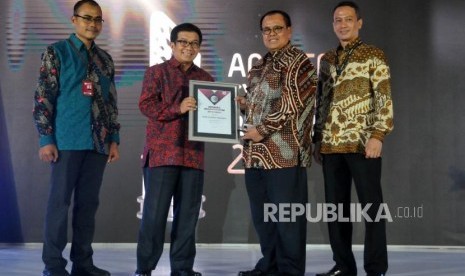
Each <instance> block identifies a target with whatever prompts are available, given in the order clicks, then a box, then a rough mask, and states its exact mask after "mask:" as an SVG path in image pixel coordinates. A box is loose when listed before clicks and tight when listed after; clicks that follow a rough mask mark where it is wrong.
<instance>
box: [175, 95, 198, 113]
mask: <svg viewBox="0 0 465 276" xmlns="http://www.w3.org/2000/svg"><path fill="white" fill-rule="evenodd" d="M179 109H180V112H181V114H185V113H186V112H188V111H191V110H196V109H197V102H196V101H195V99H194V97H187V98H185V99H184V100H182V102H181V105H180V107H179Z"/></svg>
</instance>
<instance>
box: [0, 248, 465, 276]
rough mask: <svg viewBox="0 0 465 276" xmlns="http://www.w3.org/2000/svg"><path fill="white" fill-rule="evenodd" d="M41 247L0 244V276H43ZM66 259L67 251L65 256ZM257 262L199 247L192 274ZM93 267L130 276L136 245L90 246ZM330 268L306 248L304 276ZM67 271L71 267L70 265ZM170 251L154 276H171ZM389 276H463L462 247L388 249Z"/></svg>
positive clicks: (232, 270)
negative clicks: (92, 254)
mask: <svg viewBox="0 0 465 276" xmlns="http://www.w3.org/2000/svg"><path fill="white" fill-rule="evenodd" d="M41 249H42V244H40V243H34V244H25V245H9V244H0V275H2V276H3V275H5V276H6V275H18V276H19V275H21V276H29V275H30V276H32V275H34V276H37V275H41V272H42V270H43V264H42V261H41ZM362 250H363V249H362V247H361V246H354V253H355V254H356V258H357V263H358V270H359V273H358V275H365V273H364V270H363V263H362V260H363V251H362ZM64 256H65V257H66V258H67V259H68V256H69V248H68V247H67V249H66V250H65V252H64ZM259 256H260V251H259V247H258V245H242V244H240V245H238V244H198V245H197V257H196V261H195V267H194V269H195V270H196V271H199V272H202V274H203V275H205V276H219V275H237V272H238V271H239V270H248V269H251V268H253V266H254V265H255V262H256V260H257V259H258V258H259ZM94 263H95V264H96V265H97V266H99V267H101V268H104V269H107V270H109V271H110V272H111V274H112V275H113V276H123V275H124V276H130V275H132V274H133V273H134V269H135V266H136V245H135V244H94ZM332 265H333V262H332V260H331V250H330V248H329V246H328V245H307V272H306V274H305V275H315V273H317V272H324V271H326V270H328V269H330V268H331V267H332ZM68 268H70V264H69V263H68ZM169 273H170V267H169V259H168V245H165V251H164V252H163V255H162V257H161V260H160V262H159V264H158V267H157V269H156V270H155V271H154V273H152V275H169ZM388 274H389V275H402V276H407V275H409V276H410V275H411V276H413V275H422V276H429V275H431V276H432V275H435V276H438V275H440V276H447V275H457V276H458V275H460V276H463V275H465V247H406V246H389V270H388Z"/></svg>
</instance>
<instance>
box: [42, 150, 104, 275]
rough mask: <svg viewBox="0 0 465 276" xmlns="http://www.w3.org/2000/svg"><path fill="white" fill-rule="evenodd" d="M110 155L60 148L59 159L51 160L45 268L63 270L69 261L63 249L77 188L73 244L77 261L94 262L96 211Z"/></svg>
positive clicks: (72, 256)
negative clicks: (93, 243) (61, 149)
mask: <svg viewBox="0 0 465 276" xmlns="http://www.w3.org/2000/svg"><path fill="white" fill-rule="evenodd" d="M107 159H108V156H107V155H103V154H98V153H96V152H94V151H88V150H82V151H81V150H80V151H60V152H59V158H58V161H57V162H55V163H52V164H51V167H52V173H51V185H50V192H49V199H48V205H47V213H46V217H45V229H44V245H43V251H42V259H43V261H44V263H45V268H46V269H48V270H50V271H60V270H63V269H64V268H65V267H66V263H67V261H66V260H65V259H64V258H63V256H62V252H63V249H64V248H65V246H66V243H67V242H68V238H67V233H68V230H67V228H68V227H67V226H68V209H69V206H70V202H71V196H72V194H73V191H74V198H73V200H74V205H73V217H72V228H73V237H72V244H71V254H70V255H71V256H70V258H71V261H73V265H75V266H80V267H85V266H89V265H92V264H93V263H92V254H93V250H92V241H93V238H94V230H95V213H96V212H97V208H98V205H99V192H100V187H101V185H102V178H103V172H104V170H105V166H106V164H107Z"/></svg>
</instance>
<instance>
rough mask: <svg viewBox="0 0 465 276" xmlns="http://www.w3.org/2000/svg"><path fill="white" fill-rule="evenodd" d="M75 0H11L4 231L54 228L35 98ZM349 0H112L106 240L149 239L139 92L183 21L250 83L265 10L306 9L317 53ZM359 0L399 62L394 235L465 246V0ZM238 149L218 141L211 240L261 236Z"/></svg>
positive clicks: (2, 88) (390, 177)
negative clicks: (144, 230) (113, 72)
mask: <svg viewBox="0 0 465 276" xmlns="http://www.w3.org/2000/svg"><path fill="white" fill-rule="evenodd" d="M74 2H75V1H64V0H62V1H60V0H2V1H1V2H0V37H1V42H0V242H41V233H42V224H43V218H44V214H45V206H46V200H47V193H48V179H49V165H47V164H45V163H42V162H41V161H39V159H38V155H37V152H38V142H37V141H38V139H37V134H36V130H35V127H34V126H33V122H32V116H31V109H32V98H33V92H34V89H35V86H36V80H37V77H38V69H39V65H40V55H41V53H42V52H43V51H44V49H45V47H46V45H48V44H50V43H53V42H55V41H56V40H59V39H64V38H67V36H68V35H69V34H70V33H71V32H72V31H73V28H72V25H71V23H70V20H69V18H70V16H71V15H72V7H73V5H74ZM337 2H338V1H334V0H331V1H328V0H307V1H297V0H287V1H271V0H270V1H263V0H262V1H250V0H235V1H225V0H221V1H220V0H204V1H187V0H184V1H181V0H178V1H175V0H170V1H166V0H163V1H162V0H159V1H156V0H152V1H149V0H134V1H122V0H101V1H99V3H100V4H101V6H102V8H103V12H104V19H105V23H104V30H103V32H102V34H101V36H100V37H99V39H98V40H97V42H98V44H99V45H100V46H102V47H103V48H104V49H106V50H108V51H109V52H110V53H111V54H112V56H113V58H114V60H115V61H116V66H117V74H118V75H117V87H118V92H119V107H120V122H121V124H122V129H121V141H122V143H121V147H120V149H121V157H122V158H121V160H120V161H119V162H117V163H114V164H111V165H110V166H109V167H108V168H107V171H106V175H105V180H104V185H103V188H102V193H101V207H100V209H99V212H98V216H97V220H98V223H97V232H96V238H95V241H96V242H136V237H137V229H138V225H139V219H138V218H137V217H136V213H137V212H138V211H139V209H140V205H139V203H138V202H137V197H139V196H140V195H141V194H142V183H141V169H140V164H139V158H140V153H141V150H142V147H143V141H144V130H145V119H144V118H143V117H142V116H141V115H140V113H139V110H138V107H137V101H138V97H139V93H140V89H141V81H142V78H143V73H144V70H145V68H146V67H147V66H149V65H150V64H153V63H155V62H159V61H160V60H163V57H165V58H166V57H167V55H168V57H169V53H170V51H168V52H166V50H163V46H165V47H164V48H165V49H166V38H167V34H169V30H170V28H171V27H172V26H173V25H174V24H178V23H181V22H184V21H190V22H193V23H195V24H197V25H198V26H199V27H201V29H202V30H203V32H204V36H205V40H204V43H203V46H202V49H201V61H200V62H201V66H202V67H203V68H205V69H206V70H207V71H209V72H210V73H212V75H214V77H215V78H216V80H218V81H223V82H232V83H239V84H241V83H244V82H245V73H246V72H247V70H248V69H249V67H250V66H249V64H250V62H253V60H255V59H256V58H257V56H259V55H261V54H264V53H265V51H266V50H265V48H264V47H263V45H262V40H261V35H260V32H259V22H258V21H259V19H260V17H261V15H262V14H263V13H264V12H266V11H268V10H270V9H284V10H286V11H287V12H288V13H289V14H290V15H291V17H292V19H293V30H294V40H293V43H294V44H297V45H299V46H300V47H301V48H302V49H303V50H304V51H306V52H307V53H308V54H309V56H310V58H311V60H312V62H313V63H314V64H318V56H319V55H320V54H321V53H323V52H324V51H325V50H326V49H328V48H332V47H335V46H336V44H337V40H336V37H335V35H334V33H333V31H332V25H331V22H332V19H331V16H332V12H331V10H332V7H333V6H334V5H335V4H336V3H337ZM359 4H360V6H361V8H362V15H363V19H364V26H363V29H362V31H361V37H362V39H363V40H365V41H366V42H368V43H372V44H375V45H377V46H379V47H381V48H382V49H384V50H385V52H386V55H387V57H388V59H389V62H390V66H391V73H392V93H393V98H394V108H395V129H394V132H393V133H392V134H391V135H390V136H389V137H388V138H387V140H386V142H385V144H384V155H383V188H384V194H385V200H386V203H387V204H388V206H389V210H390V212H391V215H392V217H393V222H391V223H388V242H389V244H403V245H448V246H455V245H460V246H464V245H465V220H464V215H463V214H464V213H465V204H464V201H465V166H464V163H465V158H464V154H465V144H464V143H463V139H464V137H465V120H464V119H465V111H464V109H463V103H465V93H464V92H465V91H464V86H465V80H464V78H463V73H464V72H465V65H464V60H465V52H464V51H463V49H464V48H465V30H464V28H463V26H465V19H464V16H463V12H464V11H465V2H464V1H463V0H430V1H424V0H409V1H405V0H378V1H368V0H361V1H359ZM239 154H240V149H233V148H232V145H228V144H213V143H209V144H208V145H207V147H206V181H205V189H204V195H205V196H206V202H205V203H204V210H205V211H206V217H205V218H203V219H201V220H200V221H199V226H198V242H201V243H255V242H257V239H256V236H255V234H254V232H253V226H252V224H251V220H250V214H249V208H248V199H247V195H246V191H245V187H244V181H243V175H241V174H231V173H228V171H227V168H228V166H229V165H230V164H231V163H232V162H233V161H234V160H235V158H236V157H237V156H238V155H239ZM235 168H236V169H241V168H240V164H239V165H237V166H236V167H235ZM308 185H309V198H310V202H311V203H312V204H313V205H316V204H317V203H323V202H324V190H323V183H322V173H321V167H319V166H318V165H314V166H313V167H312V168H310V169H309V181H308ZM354 197H355V195H354ZM354 233H355V234H354V240H355V243H363V224H362V223H355V230H354ZM308 243H310V244H324V243H328V238H327V234H326V225H325V223H323V222H318V223H309V229H308Z"/></svg>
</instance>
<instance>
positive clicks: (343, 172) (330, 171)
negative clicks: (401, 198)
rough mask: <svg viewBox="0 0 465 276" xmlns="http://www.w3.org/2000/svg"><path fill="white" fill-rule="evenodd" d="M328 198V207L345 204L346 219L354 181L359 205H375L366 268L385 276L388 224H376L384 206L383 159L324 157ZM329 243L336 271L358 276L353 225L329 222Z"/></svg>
mask: <svg viewBox="0 0 465 276" xmlns="http://www.w3.org/2000/svg"><path fill="white" fill-rule="evenodd" d="M323 174H324V180H325V195H326V202H328V203H334V204H338V203H342V204H343V210H344V217H345V218H348V217H349V214H350V207H349V206H350V201H351V184H352V179H353V180H354V184H355V189H356V191H357V196H358V199H359V202H360V204H361V206H362V208H363V207H365V206H366V204H368V203H371V204H372V205H371V207H370V209H369V210H368V212H367V214H368V216H369V217H370V218H371V219H372V220H373V222H368V221H365V251H364V268H365V271H366V272H367V273H385V272H386V271H387V268H388V262H387V246H386V221H385V219H381V220H380V221H379V222H375V219H376V215H377V213H378V210H379V206H380V204H382V203H383V195H382V191H381V158H375V159H367V158H365V156H364V155H362V154H358V153H347V154H325V155H323ZM328 229H329V239H330V243H331V248H332V251H333V259H334V261H335V262H336V267H337V268H339V269H342V270H345V271H347V272H348V273H350V274H354V275H356V273H357V267H356V263H355V258H354V254H353V253H352V223H351V222H337V221H335V222H329V223H328Z"/></svg>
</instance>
